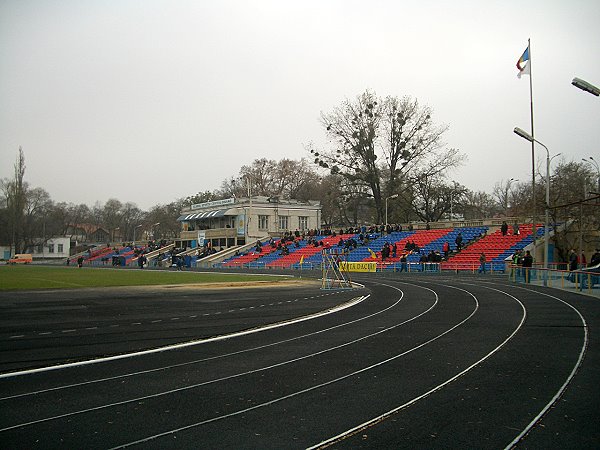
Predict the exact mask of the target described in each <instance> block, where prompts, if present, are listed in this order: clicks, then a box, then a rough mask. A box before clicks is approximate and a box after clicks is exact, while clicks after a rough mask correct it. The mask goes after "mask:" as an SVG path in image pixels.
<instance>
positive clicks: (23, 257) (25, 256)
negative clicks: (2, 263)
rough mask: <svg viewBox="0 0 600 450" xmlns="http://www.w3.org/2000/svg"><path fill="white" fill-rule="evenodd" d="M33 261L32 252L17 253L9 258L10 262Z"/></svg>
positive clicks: (24, 262)
mask: <svg viewBox="0 0 600 450" xmlns="http://www.w3.org/2000/svg"><path fill="white" fill-rule="evenodd" d="M32 261H33V257H32V256H31V253H16V254H15V256H13V257H12V258H10V259H9V260H8V264H31V262H32Z"/></svg>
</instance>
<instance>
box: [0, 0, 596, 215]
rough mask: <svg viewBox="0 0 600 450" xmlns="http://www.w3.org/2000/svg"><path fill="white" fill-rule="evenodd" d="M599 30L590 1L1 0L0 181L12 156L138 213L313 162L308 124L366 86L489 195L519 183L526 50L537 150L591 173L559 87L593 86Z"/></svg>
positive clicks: (579, 111)
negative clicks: (450, 153)
mask: <svg viewBox="0 0 600 450" xmlns="http://www.w3.org/2000/svg"><path fill="white" fill-rule="evenodd" d="M599 17H600V2H598V1H596V0H568V1H567V0H565V1H547V0H546V1H499V2H486V1H472V2H470V1H452V2H441V1H418V2H408V1H393V0H389V1H387V0H385V1H384V0H370V1H348V0H339V1H327V0H319V1H313V0H305V1H302V2H291V1H282V0H279V1H252V0H247V1H243V0H237V1H233V0H231V1H227V0H226V1H213V0H210V1H209V0H206V1H201V0H195V1H191V0H190V1H180V0H174V1H168V0H144V1H129V0H115V1H110V0H107V1H99V0H98V1H93V0H87V1H86V0H64V1H58V0H57V1H27V0H15V1H7V0H3V1H0V178H2V177H11V176H12V171H13V164H14V161H15V158H16V155H17V152H18V148H19V145H21V146H22V147H23V150H24V152H25V157H26V164H27V170H26V180H27V181H28V182H29V183H30V184H31V185H32V186H36V187H38V186H39V187H43V188H45V189H46V190H47V191H48V192H49V193H50V195H51V196H52V198H53V200H55V201H66V202H73V203H87V204H89V205H92V204H93V203H95V202H96V201H100V202H101V203H104V202H105V201H106V200H108V199H109V198H117V199H119V200H121V201H132V202H135V203H137V204H138V206H140V207H141V208H143V209H147V208H148V207H150V206H152V205H154V204H158V203H168V202H171V201H173V200H175V199H176V198H179V197H183V196H186V195H190V194H193V193H195V192H198V191H205V190H213V189H216V188H219V187H220V184H221V182H222V181H223V180H224V179H226V178H228V177H230V176H234V175H237V173H238V171H239V168H240V167H241V166H242V165H244V164H250V163H251V162H252V161H253V160H254V159H257V158H261V157H266V158H269V159H277V160H278V159H281V158H284V157H286V158H292V159H299V158H301V157H309V155H308V154H307V153H306V152H305V151H304V147H303V144H307V143H309V142H313V143H314V144H315V145H316V146H320V145H323V144H324V142H325V137H324V132H323V130H322V128H321V126H320V125H319V122H318V120H319V114H320V112H321V111H330V110H331V109H332V108H334V107H335V106H338V105H339V104H340V103H341V102H342V101H343V100H344V99H345V98H354V97H356V96H357V95H358V94H360V93H362V92H363V91H364V90H365V89H367V88H368V89H371V90H373V91H375V92H376V93H377V94H378V95H380V96H387V95H393V96H399V97H401V96H404V95H410V96H412V97H416V98H417V99H418V100H419V101H420V103H421V104H424V105H428V106H430V107H431V108H433V110H434V116H433V118H434V120H435V121H436V123H439V124H441V123H445V124H447V125H449V126H450V131H449V132H448V133H447V134H446V142H447V144H448V147H455V148H459V149H461V150H462V151H463V152H464V153H465V154H466V155H467V156H468V161H467V163H466V165H465V166H464V167H463V168H462V169H460V170H458V171H457V172H456V173H454V174H452V176H453V177H454V178H455V179H456V180H457V181H459V182H461V183H463V184H465V185H466V186H467V187H469V188H471V189H473V190H485V191H488V192H491V190H492V188H493V186H494V183H496V182H498V181H501V180H507V179H509V178H517V179H520V180H530V179H531V152H530V148H531V147H530V145H529V144H528V143H527V142H526V141H525V140H523V139H521V138H519V137H518V136H516V135H515V134H513V132H512V130H513V128H514V127H515V126H519V127H521V128H523V129H525V130H529V129H530V126H529V79H528V78H527V77H526V76H525V77H523V78H521V79H520V80H519V79H517V76H516V75H517V69H516V66H515V65H516V62H517V60H518V59H519V57H520V56H521V54H522V53H523V51H524V50H525V48H526V46H527V39H528V38H531V42H532V46H531V54H532V71H533V82H534V87H533V90H534V102H535V103H534V106H535V134H536V138H538V139H539V140H540V141H541V142H543V143H544V144H546V145H547V146H548V147H549V148H550V151H551V153H552V154H554V153H558V152H562V154H563V155H564V157H566V158H567V160H571V159H572V160H577V161H578V160H580V159H581V158H582V157H588V156H590V155H593V156H594V158H595V159H597V160H600V98H597V97H594V96H592V95H591V94H588V93H585V92H583V91H580V90H578V89H576V88H574V87H573V86H571V84H570V82H571V79H572V78H573V77H575V76H577V77H579V78H583V79H585V80H587V81H589V82H591V83H593V84H595V85H596V86H600V31H599V22H598V18H599ZM542 151H543V149H541V148H540V152H539V156H540V158H541V157H542V156H543V157H544V158H545V153H543V154H542ZM544 161H545V159H544ZM540 164H542V160H541V159H540ZM542 167H544V166H543V165H542Z"/></svg>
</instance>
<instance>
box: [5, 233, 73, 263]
mask: <svg viewBox="0 0 600 450" xmlns="http://www.w3.org/2000/svg"><path fill="white" fill-rule="evenodd" d="M11 253H12V252H11V248H10V247H6V246H4V247H0V256H2V258H1V259H4V260H7V259H9V258H10V257H12V254H11ZM21 253H31V255H32V256H33V259H34V260H36V259H38V260H39V259H65V258H67V257H68V256H69V255H70V253H71V238H70V237H68V236H65V237H55V238H49V239H43V238H36V239H33V244H32V245H30V246H28V247H27V248H25V249H24V250H23V251H22V252H21Z"/></svg>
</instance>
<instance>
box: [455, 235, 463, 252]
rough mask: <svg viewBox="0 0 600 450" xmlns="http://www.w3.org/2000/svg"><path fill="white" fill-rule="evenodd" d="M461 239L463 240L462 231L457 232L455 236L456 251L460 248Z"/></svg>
mask: <svg viewBox="0 0 600 450" xmlns="http://www.w3.org/2000/svg"><path fill="white" fill-rule="evenodd" d="M462 241H463V237H462V233H461V232H459V233H458V235H457V236H456V239H455V240H454V243H455V244H456V251H457V252H460V251H461V250H462Z"/></svg>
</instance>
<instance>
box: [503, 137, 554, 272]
mask: <svg viewBox="0 0 600 450" xmlns="http://www.w3.org/2000/svg"><path fill="white" fill-rule="evenodd" d="M514 132H515V134H517V135H519V136H520V137H522V138H523V139H525V140H528V141H529V142H537V143H538V144H540V145H541V146H542V147H544V148H545V149H546V207H545V209H546V216H545V223H544V269H547V268H548V249H549V244H548V223H549V222H550V217H549V215H550V151H549V150H548V147H546V146H545V145H544V144H542V143H541V142H540V141H538V140H537V139H534V138H533V136H531V135H530V134H529V133H527V132H526V131H524V130H522V129H521V128H518V127H517V128H515V129H514ZM558 155H560V153H558V154H557V155H554V156H553V157H552V158H555V157H556V156H558ZM534 242H535V239H534Z"/></svg>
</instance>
